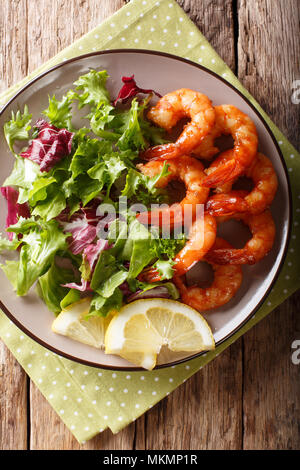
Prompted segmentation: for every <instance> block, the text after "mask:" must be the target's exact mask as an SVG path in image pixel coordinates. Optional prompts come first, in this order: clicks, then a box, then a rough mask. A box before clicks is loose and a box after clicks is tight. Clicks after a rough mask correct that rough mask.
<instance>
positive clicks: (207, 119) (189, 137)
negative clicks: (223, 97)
mask: <svg viewBox="0 0 300 470" xmlns="http://www.w3.org/2000/svg"><path fill="white" fill-rule="evenodd" d="M147 117H148V119H150V121H153V122H154V123H155V124H157V125H158V126H160V127H162V128H163V129H165V130H166V131H170V130H171V129H172V128H173V127H174V126H175V125H176V124H177V122H178V121H180V119H182V118H184V117H188V118H190V119H191V120H190V122H189V123H188V124H187V125H186V126H185V127H184V130H183V132H182V133H181V134H180V136H179V138H178V139H177V140H176V142H175V143H170V144H165V145H157V146H155V147H150V148H149V149H147V150H146V151H145V152H143V153H141V158H142V159H143V160H151V159H152V158H164V159H165V158H168V159H169V158H175V157H179V156H181V155H185V154H188V153H190V152H191V151H192V150H193V148H195V147H196V146H197V145H199V143H200V142H201V140H202V139H203V138H204V137H205V136H206V135H207V134H208V133H209V132H210V131H211V130H212V129H213V126H214V123H215V111H214V108H213V106H212V104H211V101H210V99H209V98H208V97H207V96H206V95H203V94H202V93H199V92H197V91H193V90H189V89H188V88H181V89H179V90H176V91H173V92H171V93H168V94H166V95H165V96H163V97H162V98H161V99H160V100H159V101H158V103H157V104H156V105H155V106H154V107H152V108H151V109H150V111H149V112H148V115H147Z"/></svg>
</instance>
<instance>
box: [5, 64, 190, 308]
mask: <svg viewBox="0 0 300 470" xmlns="http://www.w3.org/2000/svg"><path fill="white" fill-rule="evenodd" d="M107 80H108V74H107V72H106V71H105V70H102V71H96V70H90V71H89V72H88V73H87V74H85V75H82V76H81V77H79V78H78V80H77V81H75V82H74V87H73V89H71V90H69V91H68V92H67V93H66V94H65V95H64V96H63V97H62V98H61V99H57V98H56V97H55V96H52V97H50V96H49V105H48V108H47V109H45V110H44V111H42V112H41V115H42V116H43V117H41V119H39V120H38V121H37V122H35V123H34V124H33V123H32V115H31V114H30V112H29V110H28V107H27V106H25V107H24V110H22V111H21V110H18V111H17V112H16V113H15V114H14V113H12V117H11V120H10V121H9V122H7V123H6V124H5V126H4V136H5V138H6V141H7V144H8V146H9V149H10V151H11V153H12V155H13V158H14V159H15V161H14V167H13V170H12V173H11V174H10V175H9V176H8V177H7V178H6V180H5V181H4V183H3V185H2V188H1V192H2V195H3V196H4V197H5V199H6V201H7V207H8V212H7V218H6V232H7V233H6V235H5V234H3V236H1V238H0V253H1V254H5V253H6V252H7V250H10V251H11V250H14V251H15V252H16V257H15V258H14V259H12V257H11V256H7V257H6V260H5V261H3V264H1V268H2V270H3V271H4V273H5V274H6V276H7V278H8V279H9V280H10V281H11V283H12V285H13V287H14V289H15V291H16V293H17V295H19V296H24V295H26V294H27V293H28V291H29V290H30V289H31V288H32V287H33V286H34V287H35V288H36V289H37V291H38V293H39V295H40V296H41V297H42V299H43V300H44V302H45V303H46V305H47V307H48V308H49V309H50V310H51V311H53V312H54V313H55V314H58V313H59V312H60V311H61V310H62V309H63V308H66V307H67V306H68V305H70V304H72V303H73V302H75V301H77V300H79V298H80V297H82V296H91V297H92V301H91V307H90V312H89V314H90V315H100V316H106V315H107V314H108V313H109V312H110V311H111V310H112V309H117V310H118V309H119V308H120V307H121V305H122V304H123V303H126V302H130V301H131V300H135V299H138V298H144V297H151V296H153V297H172V298H175V299H176V298H178V292H177V289H176V287H175V286H174V284H173V283H172V282H171V279H172V276H173V269H172V266H173V261H172V260H173V258H174V256H175V255H176V253H177V252H178V251H179V250H180V249H181V248H182V246H183V244H184V243H185V240H184V237H178V236H177V237H176V239H174V238H173V239H172V238H170V239H166V238H163V237H162V234H161V233H160V230H159V228H155V227H152V228H149V227H147V226H144V225H142V224H141V223H140V222H139V221H138V220H137V217H136V213H135V212H134V211H133V210H132V207H133V204H136V203H142V204H143V205H144V206H146V207H150V205H151V203H158V202H159V203H160V202H166V203H167V202H168V193H167V192H166V190H162V189H159V188H157V187H156V182H157V181H158V179H159V178H160V177H162V176H165V175H167V174H168V166H167V165H165V166H164V167H163V170H162V172H161V173H160V174H159V175H157V176H155V177H154V178H150V177H148V176H146V175H144V174H142V173H141V172H140V171H139V170H138V169H137V167H136V165H137V163H138V162H139V152H140V151H142V150H144V149H145V148H147V147H148V146H149V145H156V144H161V143H164V142H166V139H165V136H164V132H163V130H162V129H159V128H157V127H155V126H153V125H151V124H150V123H149V122H148V121H147V120H146V118H145V117H144V114H145V110H146V108H147V107H148V106H149V101H150V99H151V97H152V90H142V89H140V88H138V87H137V85H136V83H135V81H134V77H123V82H124V85H123V88H122V89H121V91H120V93H119V96H118V97H117V99H116V100H115V101H114V102H112V98H111V96H110V94H109V92H108V89H107V87H106V84H107ZM141 93H143V94H144V98H143V99H141V98H140V99H138V98H137V95H138V94H139V97H140V95H141ZM145 95H146V97H145ZM81 108H83V111H84V116H85V117H84V118H83V119H82V122H83V123H84V124H83V126H82V127H80V128H75V127H74V124H73V117H74V116H75V115H76V113H78V112H79V110H80V109H81ZM149 265H154V266H155V268H156V269H157V270H158V271H159V273H160V277H161V281H159V282H157V283H154V284H147V283H145V282H141V281H139V280H138V276H139V274H140V273H141V272H142V271H143V269H144V268H145V267H147V266H149Z"/></svg>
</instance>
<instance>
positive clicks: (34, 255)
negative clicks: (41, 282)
mask: <svg viewBox="0 0 300 470" xmlns="http://www.w3.org/2000/svg"><path fill="white" fill-rule="evenodd" d="M27 230H28V228H27ZM66 238H67V234H64V233H63V232H62V231H61V230H60V229H59V227H58V223H57V221H55V220H51V221H50V222H43V223H41V222H36V224H35V227H34V228H31V230H30V231H28V232H27V233H25V234H24V235H23V238H22V248H21V250H20V260H19V267H18V280H17V294H18V295H20V296H22V295H26V294H27V292H28V290H29V289H30V287H31V286H32V285H33V284H34V282H35V281H36V280H37V279H38V278H39V277H40V276H42V275H43V274H45V273H46V272H47V271H48V269H49V268H50V266H51V264H52V262H53V259H54V256H55V254H56V253H57V252H58V251H61V250H65V249H66V248H67V243H66Z"/></svg>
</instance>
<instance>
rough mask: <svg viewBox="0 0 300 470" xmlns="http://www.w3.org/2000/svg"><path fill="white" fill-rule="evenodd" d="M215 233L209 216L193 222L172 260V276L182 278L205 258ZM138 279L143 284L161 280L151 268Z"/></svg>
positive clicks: (213, 224)
mask: <svg viewBox="0 0 300 470" xmlns="http://www.w3.org/2000/svg"><path fill="white" fill-rule="evenodd" d="M216 233H217V224H216V220H215V218H214V217H212V216H211V215H209V214H204V216H203V217H199V218H198V219H197V220H195V222H194V223H193V225H192V227H191V229H190V233H189V240H188V241H187V243H186V244H185V246H184V247H183V248H182V250H180V251H179V253H177V255H176V256H175V258H174V263H175V264H174V266H173V270H174V276H182V275H183V274H185V273H186V272H187V271H188V270H189V269H191V268H192V266H194V265H195V264H196V263H197V262H198V261H200V260H201V259H202V258H203V257H204V256H205V254H206V253H207V252H208V251H209V250H210V249H211V247H212V246H213V244H214V242H215V239H216ZM138 279H139V280H140V281H143V282H157V281H160V280H161V276H160V274H159V272H158V271H157V269H155V268H152V267H151V268H148V269H145V270H144V271H143V272H142V273H141V274H140V275H139V277H138Z"/></svg>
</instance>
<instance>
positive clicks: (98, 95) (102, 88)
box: [68, 70, 110, 109]
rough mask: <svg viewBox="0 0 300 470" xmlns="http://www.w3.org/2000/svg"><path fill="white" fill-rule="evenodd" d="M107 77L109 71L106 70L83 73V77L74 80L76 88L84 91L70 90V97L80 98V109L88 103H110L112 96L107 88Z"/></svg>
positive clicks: (93, 104)
mask: <svg viewBox="0 0 300 470" xmlns="http://www.w3.org/2000/svg"><path fill="white" fill-rule="evenodd" d="M107 78H108V73H107V72H106V70H101V71H99V72H97V71H96V70H91V71H90V72H88V73H87V74H85V75H81V77H79V79H78V80H76V82H74V85H75V86H76V90H78V91H81V92H82V93H76V92H74V91H70V92H69V93H68V97H69V98H71V99H73V100H74V99H76V100H78V103H79V104H78V107H79V109H80V108H82V107H83V106H86V105H90V106H91V107H97V106H98V105H99V104H102V103H105V104H110V96H109V92H108V90H107V88H106V81H107Z"/></svg>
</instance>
